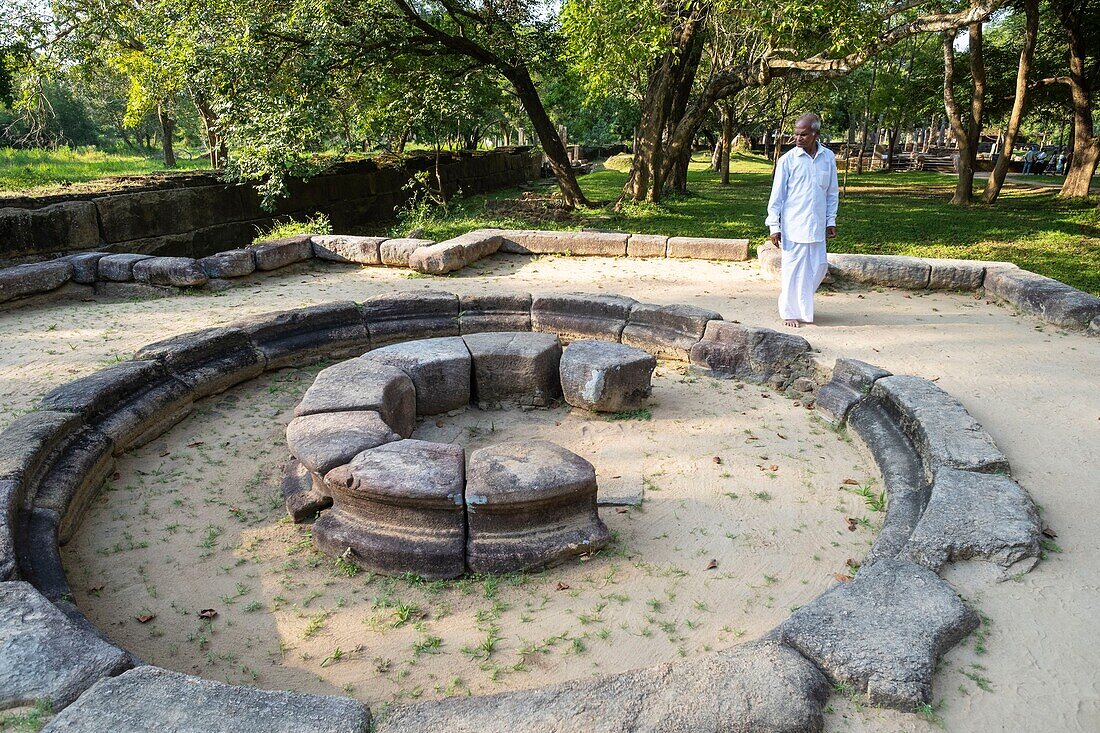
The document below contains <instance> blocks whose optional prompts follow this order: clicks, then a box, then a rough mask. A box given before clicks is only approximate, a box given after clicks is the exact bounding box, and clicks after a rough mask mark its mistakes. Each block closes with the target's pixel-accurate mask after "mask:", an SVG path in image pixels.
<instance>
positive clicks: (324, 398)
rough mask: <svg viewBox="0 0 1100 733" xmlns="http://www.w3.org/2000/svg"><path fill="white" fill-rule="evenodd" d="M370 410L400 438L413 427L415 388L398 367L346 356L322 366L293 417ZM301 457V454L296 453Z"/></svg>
mask: <svg viewBox="0 0 1100 733" xmlns="http://www.w3.org/2000/svg"><path fill="white" fill-rule="evenodd" d="M360 410H366V411H370V410H374V411H376V412H377V413H378V414H379V415H381V417H382V420H383V421H384V422H385V423H386V424H387V425H389V426H390V427H391V428H393V431H394V432H395V433H397V434H398V435H400V436H401V437H403V438H407V437H409V436H410V435H412V431H413V428H415V427H416V389H415V388H414V386H413V382H412V380H411V379H410V378H409V375H407V374H405V372H404V371H403V370H401V369H399V368H398V367H395V366H390V365H389V364H381V363H378V362H375V361H369V360H367V359H349V360H347V361H343V362H340V363H339V364H333V365H332V366H330V367H328V368H326V369H322V370H321V372H320V373H319V374H318V375H317V378H316V379H315V380H313V384H312V385H310V388H309V389H307V390H306V393H305V395H304V396H303V397H302V401H301V402H299V403H298V406H297V407H295V408H294V415H295V416H296V417H303V416H305V415H314V414H317V413H322V412H349V411H360ZM298 457H299V458H301V456H298Z"/></svg>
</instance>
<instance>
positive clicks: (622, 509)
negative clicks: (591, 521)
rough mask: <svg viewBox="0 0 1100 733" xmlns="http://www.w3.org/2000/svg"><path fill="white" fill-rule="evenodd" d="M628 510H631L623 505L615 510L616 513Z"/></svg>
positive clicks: (624, 512) (623, 512)
mask: <svg viewBox="0 0 1100 733" xmlns="http://www.w3.org/2000/svg"><path fill="white" fill-rule="evenodd" d="M628 511H630V510H629V509H627V508H626V507H625V506H621V507H619V508H618V509H616V510H615V513H616V514H626V513H627V512H628Z"/></svg>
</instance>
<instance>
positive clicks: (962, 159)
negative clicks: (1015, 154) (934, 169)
mask: <svg viewBox="0 0 1100 733" xmlns="http://www.w3.org/2000/svg"><path fill="white" fill-rule="evenodd" d="M969 40H970V75H971V77H972V84H973V87H972V93H971V99H970V116H969V119H968V120H967V125H966V126H964V125H963V120H962V112H961V111H960V109H959V104H958V101H957V100H956V98H955V45H954V44H955V34H954V33H953V32H950V31H948V32H947V33H944V34H943V102H944V109H945V111H946V112H947V119H948V121H949V122H950V124H951V131H952V132H953V133H954V134H955V142H956V143H957V145H958V149H959V180H958V183H956V184H955V195H954V196H952V197H951V203H952V204H954V205H956V206H961V205H966V204H969V203H970V202H971V201H972V200H973V199H974V163H975V160H976V159H977V154H978V140H979V139H980V136H981V132H982V108H983V105H984V103H985V64H984V61H983V58H982V24H981V23H972V24H971V25H970V27H969Z"/></svg>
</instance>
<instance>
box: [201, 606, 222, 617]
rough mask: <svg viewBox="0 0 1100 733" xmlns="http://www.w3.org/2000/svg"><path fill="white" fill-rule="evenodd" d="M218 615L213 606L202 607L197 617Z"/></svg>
mask: <svg viewBox="0 0 1100 733" xmlns="http://www.w3.org/2000/svg"><path fill="white" fill-rule="evenodd" d="M217 615H218V612H217V611H215V610H214V609H213V608H204V609H202V610H201V611H199V618H214V617H215V616H217Z"/></svg>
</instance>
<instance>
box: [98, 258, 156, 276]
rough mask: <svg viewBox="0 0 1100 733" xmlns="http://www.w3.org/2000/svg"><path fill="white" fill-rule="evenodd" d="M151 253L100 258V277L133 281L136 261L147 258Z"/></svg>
mask: <svg viewBox="0 0 1100 733" xmlns="http://www.w3.org/2000/svg"><path fill="white" fill-rule="evenodd" d="M149 258H150V255H138V254H120V255H107V256H106V257H101V258H100V259H99V278H98V279H100V280H108V281H110V282H116V283H126V282H131V281H132V280H133V279H134V263H137V262H141V261H142V260H147V259H149Z"/></svg>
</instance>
